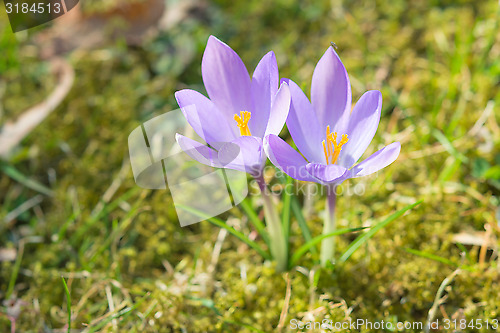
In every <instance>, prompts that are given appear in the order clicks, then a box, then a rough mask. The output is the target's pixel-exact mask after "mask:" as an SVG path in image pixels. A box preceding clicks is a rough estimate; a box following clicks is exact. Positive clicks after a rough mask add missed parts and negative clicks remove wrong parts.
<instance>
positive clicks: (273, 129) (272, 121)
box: [252, 82, 290, 135]
mask: <svg viewBox="0 0 500 333" xmlns="http://www.w3.org/2000/svg"><path fill="white" fill-rule="evenodd" d="M289 111H290V89H289V88H288V84H286V83H285V82H283V83H282V84H281V87H280V89H279V90H278V93H277V94H276V98H275V99H274V103H273V106H272V108H271V114H270V115H269V122H268V123H267V128H266V133H265V135H267V134H275V135H279V134H280V132H281V130H282V129H283V125H285V121H286V118H287V117H288V112H289ZM252 115H253V114H252Z"/></svg>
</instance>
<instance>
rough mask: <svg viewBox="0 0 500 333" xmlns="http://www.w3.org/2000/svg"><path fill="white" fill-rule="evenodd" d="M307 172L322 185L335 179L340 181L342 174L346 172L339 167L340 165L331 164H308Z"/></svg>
mask: <svg viewBox="0 0 500 333" xmlns="http://www.w3.org/2000/svg"><path fill="white" fill-rule="evenodd" d="M306 169H307V171H308V172H309V173H310V174H311V175H312V176H314V177H315V178H318V179H319V180H320V181H322V182H323V183H331V182H334V181H335V180H337V179H340V178H341V177H342V176H343V175H344V173H345V172H346V171H347V169H346V168H344V167H341V166H340V165H336V164H331V165H326V164H320V163H309V164H308V165H307V166H306Z"/></svg>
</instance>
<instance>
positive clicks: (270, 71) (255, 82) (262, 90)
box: [248, 51, 279, 138]
mask: <svg viewBox="0 0 500 333" xmlns="http://www.w3.org/2000/svg"><path fill="white" fill-rule="evenodd" d="M278 85H279V74H278V63H277V62H276V56H275V55H274V52H273V51H270V52H268V53H267V54H266V55H265V56H264V57H262V59H261V60H260V62H259V64H258V65H257V67H256V68H255V71H254V72H253V78H252V83H251V90H252V100H253V106H254V108H253V112H252V118H251V120H250V122H249V123H248V126H249V128H250V132H252V135H253V136H258V137H261V138H262V137H264V131H265V130H266V125H267V123H268V119H269V114H270V111H271V105H272V104H273V102H274V98H275V96H276V92H277V91H278Z"/></svg>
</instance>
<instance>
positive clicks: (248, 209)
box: [239, 198, 269, 246]
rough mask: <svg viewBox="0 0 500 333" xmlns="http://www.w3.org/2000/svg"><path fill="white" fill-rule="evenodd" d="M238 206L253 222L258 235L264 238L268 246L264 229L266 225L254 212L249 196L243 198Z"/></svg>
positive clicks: (267, 238)
mask: <svg viewBox="0 0 500 333" xmlns="http://www.w3.org/2000/svg"><path fill="white" fill-rule="evenodd" d="M239 206H240V207H241V208H242V209H243V211H245V214H246V215H247V217H248V220H249V221H250V222H251V223H252V224H253V226H254V227H255V229H256V230H257V232H258V233H259V235H260V236H261V237H262V238H263V239H264V242H266V244H267V246H269V235H268V233H267V231H266V226H265V225H264V223H263V222H262V221H261V219H259V217H258V216H257V213H255V210H254V209H253V208H252V204H251V203H250V198H246V199H245V200H243V201H242V202H241V203H240V204H239Z"/></svg>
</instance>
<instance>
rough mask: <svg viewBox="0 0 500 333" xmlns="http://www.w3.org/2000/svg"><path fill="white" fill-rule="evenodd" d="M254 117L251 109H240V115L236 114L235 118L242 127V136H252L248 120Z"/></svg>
mask: <svg viewBox="0 0 500 333" xmlns="http://www.w3.org/2000/svg"><path fill="white" fill-rule="evenodd" d="M251 117H252V114H251V113H250V112H249V111H240V116H238V115H237V114H235V115H234V120H236V125H237V126H238V127H239V128H240V135H241V136H252V134H251V133H250V129H249V128H248V121H249V120H250V118H251Z"/></svg>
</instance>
